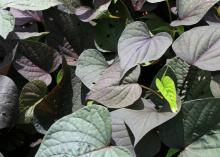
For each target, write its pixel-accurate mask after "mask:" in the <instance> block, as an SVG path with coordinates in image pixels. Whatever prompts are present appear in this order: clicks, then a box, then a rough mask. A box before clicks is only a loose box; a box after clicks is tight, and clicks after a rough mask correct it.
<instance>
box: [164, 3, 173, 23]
mask: <svg viewBox="0 0 220 157" xmlns="http://www.w3.org/2000/svg"><path fill="white" fill-rule="evenodd" d="M165 1H166V3H167V8H168V12H169V18H170V22H172V14H171V7H170V3H169V0H165Z"/></svg>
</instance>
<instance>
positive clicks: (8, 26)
mask: <svg viewBox="0 0 220 157" xmlns="http://www.w3.org/2000/svg"><path fill="white" fill-rule="evenodd" d="M14 24H15V19H14V17H13V16H12V15H11V14H10V12H9V11H7V10H1V9H0V36H2V37H3V38H4V39H6V38H7V36H8V34H9V33H10V32H11V31H13V29H14Z"/></svg>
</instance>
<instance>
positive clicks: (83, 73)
mask: <svg viewBox="0 0 220 157" xmlns="http://www.w3.org/2000/svg"><path fill="white" fill-rule="evenodd" d="M108 66H109V65H108V63H107V61H106V60H105V58H104V56H103V55H102V54H101V52H99V51H97V50H96V49H87V50H85V51H84V52H83V53H82V54H81V55H80V56H79V59H78V62H77V67H76V75H77V76H78V77H79V78H80V79H81V81H82V82H83V83H84V84H85V85H86V86H87V87H88V88H89V89H91V88H92V87H93V86H94V84H95V83H96V82H97V81H98V80H99V79H100V77H101V74H102V73H103V72H104V71H105V70H106V69H107V68H108Z"/></svg>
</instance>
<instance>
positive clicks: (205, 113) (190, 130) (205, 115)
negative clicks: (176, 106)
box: [183, 98, 220, 145]
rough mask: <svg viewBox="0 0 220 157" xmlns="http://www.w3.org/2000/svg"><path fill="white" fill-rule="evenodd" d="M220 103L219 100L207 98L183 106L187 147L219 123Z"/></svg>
mask: <svg viewBox="0 0 220 157" xmlns="http://www.w3.org/2000/svg"><path fill="white" fill-rule="evenodd" d="M219 102H220V99H219V98H206V99H198V100H192V101H188V102H185V103H184V104H183V106H184V107H183V115H184V121H183V124H184V139H185V140H184V141H185V145H189V144H191V143H192V142H194V141H196V140H197V139H198V138H200V137H201V136H203V135H204V134H206V133H207V132H208V131H210V130H211V129H212V128H214V127H215V126H216V124H218V123H219V119H220V118H219V117H220V116H219V114H218V113H219V110H220V105H219Z"/></svg>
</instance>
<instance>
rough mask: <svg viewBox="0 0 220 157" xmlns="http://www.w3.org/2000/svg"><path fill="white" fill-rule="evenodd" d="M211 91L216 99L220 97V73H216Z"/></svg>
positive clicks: (211, 84) (211, 83)
mask: <svg viewBox="0 0 220 157" xmlns="http://www.w3.org/2000/svg"><path fill="white" fill-rule="evenodd" d="M210 89H211V92H212V94H213V96H214V97H216V98H219V97H220V72H219V71H217V72H214V73H213V78H212V80H211V82H210Z"/></svg>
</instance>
